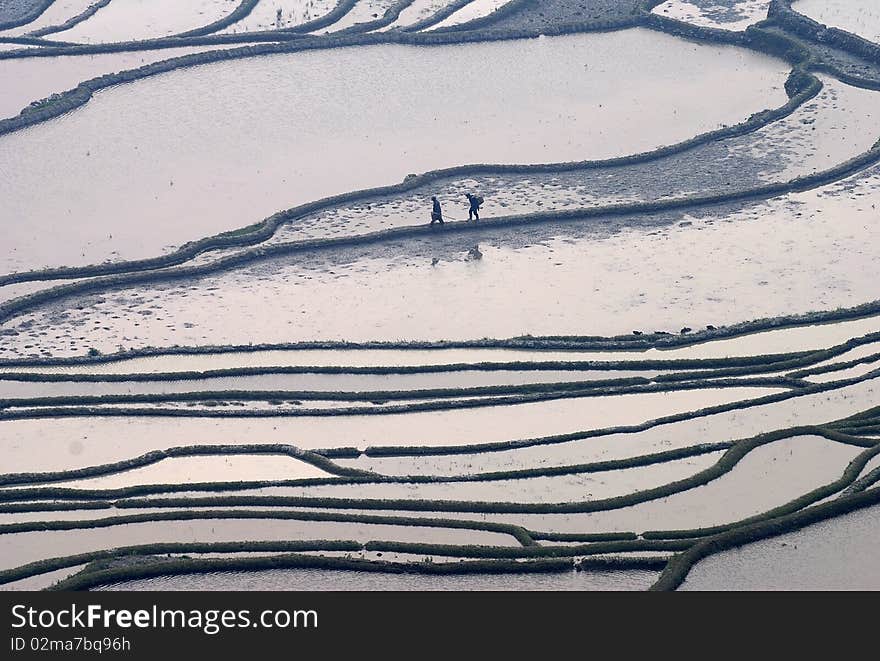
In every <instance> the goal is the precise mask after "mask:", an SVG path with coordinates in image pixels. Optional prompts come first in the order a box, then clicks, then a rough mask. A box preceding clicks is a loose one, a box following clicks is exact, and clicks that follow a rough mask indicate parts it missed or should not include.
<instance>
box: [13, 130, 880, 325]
mask: <svg viewBox="0 0 880 661" xmlns="http://www.w3.org/2000/svg"><path fill="white" fill-rule="evenodd" d="M878 161H880V146H875V147H873V148H872V149H871V150H869V151H868V152H865V153H863V154H861V155H859V156H857V157H855V158H852V159H850V160H848V161H846V162H844V163H842V164H840V165H837V166H835V167H833V168H830V169H828V170H824V171H821V172H817V173H814V174H810V175H804V176H801V177H796V178H794V179H792V180H789V181H787V182H784V183H774V184H767V185H764V186H758V187H755V188H751V189H746V190H742V191H738V192H734V193H724V194H710V195H702V196H700V195H695V196H687V197H683V198H678V199H674V200H658V201H654V202H647V203H628V204H621V205H610V206H605V207H593V208H583V209H576V210H566V211H557V212H537V213H530V214H523V215H516V216H499V217H496V218H491V219H486V220H485V221H483V222H481V223H480V224H479V225H473V224H471V225H468V224H467V223H466V222H465V221H461V222H457V223H454V222H450V223H447V224H446V225H444V229H443V231H444V232H446V233H463V232H473V231H483V230H485V229H486V228H494V227H516V226H522V225H530V224H539V223H547V222H567V221H575V222H581V221H583V220H585V219H588V218H596V217H610V216H611V217H613V216H629V215H634V214H646V213H647V214H650V213H657V212H663V211H677V210H683V209H694V208H698V207H709V206H717V205H720V204H727V203H731V202H741V201H750V200H761V199H770V198H773V197H778V196H781V195H784V194H788V193H793V192H803V191H806V190H810V189H812V188H816V187H818V186H822V185H827V184H830V183H833V182H835V181H838V180H840V179H843V178H846V177H848V176H850V175H852V174H854V173H856V172H858V171H859V170H862V169H864V168H866V167H868V166H870V165H874V164H875V163H877V162H878ZM390 192H392V193H397V192H401V191H399V190H396V191H390ZM345 201H353V200H352V199H349V200H345ZM280 222H281V221H280V220H279V221H276V222H273V223H272V224H273V225H275V226H276V227H277V225H278V224H280ZM273 231H274V228H272V229H268V228H267V230H265V231H264V232H261V234H263V233H265V234H267V235H268V236H271V233H272V232H273ZM435 231H436V230H435V229H434V228H432V227H430V226H428V225H423V226H412V227H401V228H396V229H389V230H381V231H378V232H373V233H369V234H363V235H359V236H351V237H341V238H333V239H316V240H307V241H297V242H290V243H278V244H273V245H269V246H259V247H257V248H254V249H250V250H246V251H243V252H240V253H236V254H233V255H230V256H227V257H224V258H221V259H218V260H216V261H214V262H210V263H207V264H201V265H191V266H181V267H176V268H167V269H163V270H154V271H153V270H131V269H134V268H138V269H141V268H143V269H149V268H151V267H150V266H141V267H137V266H134V267H133V266H132V264H131V263H129V264H118V265H107V267H104V268H102V267H94V268H89V269H88V270H89V271H92V270H93V271H95V272H97V273H101V272H104V273H108V272H109V273H114V272H115V274H114V275H95V276H94V277H92V279H90V280H85V281H82V282H77V283H73V284H69V285H59V286H56V287H52V288H50V289H46V290H42V291H39V292H36V293H33V294H29V295H26V296H22V297H19V298H16V299H12V300H10V301H7V302H5V303H3V304H2V305H0V324H2V323H6V322H7V321H9V320H10V319H11V318H13V317H15V316H17V315H20V314H22V313H23V312H25V311H27V310H29V309H31V308H33V307H35V306H37V305H41V304H44V303H47V302H50V301H58V300H61V299H64V298H69V297H71V296H74V295H79V294H83V293H87V292H96V291H104V290H109V289H119V288H123V287H128V286H132V285H135V284H142V283H155V282H168V281H173V280H180V279H186V278H193V277H198V276H204V275H208V274H212V273H217V272H220V271H225V270H228V269H230V268H233V267H237V266H241V265H243V264H250V263H252V262H255V261H261V260H265V259H269V258H272V257H280V256H287V255H291V254H296V253H300V252H316V251H320V250H333V249H338V248H340V247H346V246H354V245H356V246H365V245H371V244H377V243H385V242H387V241H390V240H400V239H405V238H411V237H420V236H430V235H432V234H433V232H435ZM268 236H266V237H261V238H260V239H259V240H263V239H264V238H268ZM246 240H247V241H257V240H258V239H246ZM218 247H219V246H218ZM182 250H186V248H183V249H182ZM203 250H204V249H198V250H196V251H194V252H193V255H194V254H197V253H198V252H202V251H203ZM185 259H186V257H185V256H184V255H181V254H178V255H173V256H172V257H171V258H170V259H168V260H166V261H175V260H185ZM68 277H91V276H90V274H89V273H88V272H87V273H82V272H80V273H76V274H73V273H65V274H63V275H61V274H57V273H56V274H43V273H40V274H37V272H31V273H25V274H21V275H18V276H17V275H11V276H7V278H6V282H3V283H2V284H11V283H12V282H23V281H32V280H39V279H44V278H45V279H58V278H68ZM876 304H877V302H876V301H875V302H872V303H871V304H869V306H867V307H865V308H863V309H865V310H867V309H870V310H872V311H873V310H878V309H880V307H878V306H877V305H876ZM870 306H874V307H873V308H871V307H870ZM835 313H837V314H839V312H837V311H835V312H832V313H829V314H830V315H834V314H835ZM860 316H867V313H865V312H863V313H861V314H860ZM838 318H841V317H838Z"/></svg>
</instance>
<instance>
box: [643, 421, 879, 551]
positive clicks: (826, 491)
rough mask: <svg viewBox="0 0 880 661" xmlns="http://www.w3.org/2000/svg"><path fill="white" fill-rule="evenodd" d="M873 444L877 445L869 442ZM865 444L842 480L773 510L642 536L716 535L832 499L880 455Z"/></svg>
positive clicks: (651, 537) (650, 537)
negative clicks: (700, 526) (831, 497)
mask: <svg viewBox="0 0 880 661" xmlns="http://www.w3.org/2000/svg"><path fill="white" fill-rule="evenodd" d="M832 435H833V433H832ZM870 443H874V444H873V445H869V444H870ZM864 444H865V446H867V449H866V450H865V451H864V452H862V453H860V454H859V455H858V456H857V457H856V458H855V459H853V460H852V461H851V462H850V463H849V465H847V467H846V469H844V471H843V474H842V475H841V477H840V478H839V479H837V480H835V481H833V482H830V483H828V484H825V485H822V486H820V487H817V488H816V489H814V490H812V491H810V492H808V493H806V494H804V495H802V496H800V497H798V498H795V499H794V500H792V501H789V502H788V503H785V504H784V505H781V506H779V507H774V508H773V509H771V510H768V511H766V512H762V513H761V514H756V515H754V516H750V517H746V518H745V519H741V520H740V521H737V522H735V523H729V524H724V525H720V526H710V527H707V528H692V529H684V530H652V531H648V532H645V533H643V535H642V537H643V538H644V539H691V538H695V537H710V536H712V535H717V534H719V533H722V532H726V531H728V530H732V529H735V528H741V527H743V526H747V525H749V524H752V523H757V522H759V521H765V520H768V519H772V518H776V517H779V516H783V515H786V514H790V513H792V512H796V511H798V510H802V509H804V508H805V507H807V506H809V505H812V504H813V503H815V502H818V501H820V500H824V499H825V498H829V497H830V496H833V495H834V494H836V493H838V492H842V491H845V490H846V489H848V488H850V487H851V486H853V485H854V484H856V480H857V478H858V477H859V474H860V473H861V472H862V470H864V468H865V466H866V465H867V464H868V462H869V461H871V459H873V458H874V457H876V456H877V455H878V454H880V444H876V443H875V442H874V441H869V440H867V439H866V440H865V441H864Z"/></svg>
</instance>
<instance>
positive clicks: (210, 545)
mask: <svg viewBox="0 0 880 661" xmlns="http://www.w3.org/2000/svg"><path fill="white" fill-rule="evenodd" d="M633 539H634V536H633ZM403 548H406V550H405V551H404V550H403ZM539 548H540V547H528V550H532V549H534V550H535V551H538V549H539ZM543 548H547V549H548V551H549V552H548V553H546V556H547V557H558V556H560V555H561V556H563V557H565V556H569V555H576V554H575V553H571V554H567V553H563V552H562V550H563V549H562V548H560V547H556V548H553V547H543ZM563 548H564V547H563ZM685 548H689V546H688V547H685ZM574 549H575V550H576V551H577V552H578V553H582V552H584V551H585V550H586V551H589V552H590V553H592V554H594V555H596V554H599V553H608V552H615V549H614V548H612V547H605V548H602V549H598V550H595V549H594V548H593V547H592V546H587V545H584V546H583V547H574ZM398 550H399V551H400V552H404V553H413V552H424V551H426V550H427V551H428V553H430V554H432V555H445V554H451V555H449V556H448V557H461V558H464V557H497V558H499V559H503V558H511V557H517V558H531V557H536V556H537V557H541V556H542V555H543V554H541V553H540V551H538V552H536V553H529V552H528V551H527V550H526V547H523V550H522V551H520V550H518V549H516V548H511V547H500V546H499V547H475V546H469V547H459V546H446V547H443V548H439V547H438V546H435V545H431V546H428V547H426V546H425V545H404V544H402V543H400V542H367V543H366V544H361V543H360V542H355V541H334V540H314V541H312V540H308V541H265V542H254V541H251V542H168V543H156V544H145V545H140V546H124V547H119V548H115V549H109V550H105V551H92V552H89V553H80V554H77V555H72V556H62V557H57V558H50V559H47V560H39V561H37V562H32V563H29V564H26V565H21V566H19V567H16V568H14V569H7V570H3V571H0V585H3V584H7V583H11V582H14V581H20V580H22V579H25V578H30V577H32V576H39V575H40V574H45V573H48V572H53V571H58V570H60V569H67V568H69V567H76V566H77V565H83V564H88V563H96V566H93V567H92V568H90V569H91V570H95V569H97V568H98V567H99V566H100V565H98V563H102V562H103V563H104V564H105V565H106V564H109V563H106V562H105V561H117V562H118V561H119V560H121V559H123V558H132V557H143V556H159V555H169V554H184V553H186V554H189V553H259V552H263V553H289V552H305V551H335V552H340V551H348V552H350V553H360V552H363V551H380V552H391V553H393V552H395V551H398ZM440 550H442V551H444V553H443V554H441V553H438V551H440ZM628 550H631V549H629V548H626V547H624V548H622V549H617V552H620V551H624V552H625V551H628ZM636 550H638V551H651V550H658V551H670V550H671V551H680V550H683V545H682V544H674V543H665V544H663V545H656V544H655V545H650V544H639V548H637V549H636ZM456 553H460V554H461V555H455V554H456ZM575 562H576V568H578V569H584V570H586V569H636V568H662V567H665V566H666V562H667V560H666V558H626V557H604V558H603V557H600V558H595V557H593V558H583V559H581V560H579V561H578V560H576V561H575Z"/></svg>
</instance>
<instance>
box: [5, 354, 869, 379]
mask: <svg viewBox="0 0 880 661" xmlns="http://www.w3.org/2000/svg"><path fill="white" fill-rule="evenodd" d="M823 351H825V350H823ZM816 353H818V352H816V351H798V352H794V353H791V354H772V355H764V356H743V358H747V359H748V361H742V360H741V359H740V358H739V357H736V358H729V359H728V358H693V359H687V358H681V359H673V360H666V361H664V360H632V361H626V360H618V361H581V360H578V361H559V360H554V361H535V362H522V361H513V362H500V363H487V362H482V363H449V364H439V365H401V366H396V365H384V366H383V365H380V366H365V367H345V366H337V365H320V366H299V365H278V366H267V367H225V368H219V369H210V370H204V371H187V372H128V373H124V374H113V373H107V374H102V373H83V374H79V373H69V372H60V373H55V372H5V373H0V381H22V382H30V383H60V382H72V383H118V382H153V381H155V382H157V383H159V382H162V381H175V382H176V381H191V380H203V379H212V378H222V377H237V376H266V375H279V374H287V375H295V374H342V375H364V374H372V375H402V374H437V373H440V374H442V373H449V372H462V371H465V372H469V371H475V372H498V371H505V372H506V371H511V372H543V371H562V372H565V371H569V372H575V371H583V370H603V371H611V372H613V371H618V370H625V371H631V370H633V369H635V370H642V369H649V370H654V369H656V370H667V369H685V370H696V371H689V372H682V374H681V375H675V374H670V375H662V374H661V375H658V376H657V377H655V380H657V381H660V380H667V377H678V376H686V377H687V378H688V379H689V380H695V379H699V378H715V377H720V376H738V375H740V374H755V373H761V372H779V371H782V370H784V369H793V368H796V367H801V366H803V365H812V364H813V363H816V362H819V360H818V359H816V358H814V357H813V356H814V355H815V354H816ZM876 356H877V358H875V359H876V360H880V354H876ZM868 358H873V357H872V356H869V357H867V358H859V359H857V360H852V361H848V362H846V363H835V364H834V365H829V366H827V367H817V368H815V370H816V373H820V372H833V371H836V370H838V369H845V368H847V367H854V366H855V365H856V364H858V363H860V362H873V360H868ZM744 362H745V363H746V364H743V363H744ZM89 364H91V363H89ZM0 366H5V365H3V364H2V363H0ZM839 366H842V367H839ZM829 368H834V369H829ZM808 369H809V368H808ZM802 372H803V373H802ZM804 374H805V371H801V372H792V373H791V374H788V375H786V376H787V377H788V376H794V377H795V378H799V377H801V376H804ZM673 380H674V379H673ZM592 383H595V381H593V382H592Z"/></svg>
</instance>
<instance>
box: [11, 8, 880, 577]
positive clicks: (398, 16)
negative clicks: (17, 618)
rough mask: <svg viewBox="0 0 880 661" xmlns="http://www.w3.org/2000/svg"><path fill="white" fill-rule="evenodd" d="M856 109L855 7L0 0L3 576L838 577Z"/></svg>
mask: <svg viewBox="0 0 880 661" xmlns="http://www.w3.org/2000/svg"><path fill="white" fill-rule="evenodd" d="M827 28H835V29H834V30H828V29H827ZM829 35H830V36H829ZM877 89H880V14H878V13H877V10H876V9H874V8H873V6H871V4H870V3H867V2H864V3H860V2H855V1H853V2H849V1H846V2H844V1H842V0H797V1H795V2H792V1H790V0H774V2H765V1H763V0H761V1H759V0H711V2H710V1H709V0H693V2H676V1H669V2H664V1H657V0H655V1H649V2H641V1H638V0H617V1H615V2H610V1H609V0H548V1H547V2H541V3H537V2H532V1H531V0H510V1H506V2H505V1H497V0H485V1H484V0H472V1H470V2H462V1H460V0H455V1H453V0H413V1H412V2H383V1H381V0H357V2H353V3H349V2H340V3H337V2H335V1H326V2H325V1H324V0H309V1H308V2H305V1H298V0H259V1H258V2H238V1H237V0H190V1H187V2H177V1H174V2H172V1H170V0H163V1H161V2H152V1H150V2H147V1H145V0H112V2H98V3H94V2H81V1H79V0H55V2H50V3H46V2H40V1H37V0H16V1H15V2H9V3H4V4H0V117H2V118H0V201H2V204H0V230H2V234H3V248H4V249H3V250H2V252H0V456H2V458H3V461H2V468H0V471H2V472H0V587H2V589H9V590H35V589H79V590H89V589H95V590H119V589H122V590H417V591H422V590H646V589H659V590H674V589H678V588H682V589H688V590H719V589H720V590H756V589H757V590H760V589H774V590H797V589H825V590H843V589H877V588H878V582H877V577H878V566H877V563H876V562H875V561H874V560H873V559H872V558H873V556H874V554H873V553H871V551H872V547H871V544H872V542H873V541H874V539H875V538H876V528H877V511H878V510H877V508H878V502H880V486H878V482H880V394H878V381H877V379H878V378H880V300H878V299H877V288H876V284H875V283H876V281H877V277H878V276H880V271H878V266H877V265H878V264H880V259H878V258H880V255H878V248H877V246H878V245H880V224H878V222H877V221H878V215H880V212H878V209H877V205H878V203H880V129H878V126H880V124H878V121H877V120H878V117H880V92H877V91H876V90H877ZM466 193H471V194H473V195H474V196H476V197H475V198H474V200H475V201H474V202H470V203H469V201H468V199H467V198H466V197H465V194H466ZM432 199H433V200H436V205H435V203H434V202H433V201H432ZM436 207H439V210H438V208H436ZM475 214H476V218H473V216H474V215H475ZM437 215H439V218H436V216H437ZM432 216H434V217H435V222H432ZM469 216H470V217H469ZM438 219H441V220H442V221H443V222H436V220H438Z"/></svg>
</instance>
